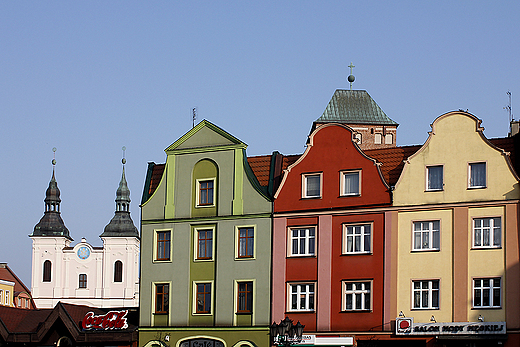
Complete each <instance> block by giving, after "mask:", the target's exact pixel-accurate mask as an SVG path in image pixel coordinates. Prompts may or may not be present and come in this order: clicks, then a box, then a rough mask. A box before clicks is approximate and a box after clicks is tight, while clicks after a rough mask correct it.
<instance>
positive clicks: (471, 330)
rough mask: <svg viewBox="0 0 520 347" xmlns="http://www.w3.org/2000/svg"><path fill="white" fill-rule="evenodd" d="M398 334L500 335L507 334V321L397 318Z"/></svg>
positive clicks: (396, 329)
mask: <svg viewBox="0 0 520 347" xmlns="http://www.w3.org/2000/svg"><path fill="white" fill-rule="evenodd" d="M395 333H396V335H498V334H506V322H447V323H436V322H432V323H414V322H413V317H398V318H396V319H395Z"/></svg>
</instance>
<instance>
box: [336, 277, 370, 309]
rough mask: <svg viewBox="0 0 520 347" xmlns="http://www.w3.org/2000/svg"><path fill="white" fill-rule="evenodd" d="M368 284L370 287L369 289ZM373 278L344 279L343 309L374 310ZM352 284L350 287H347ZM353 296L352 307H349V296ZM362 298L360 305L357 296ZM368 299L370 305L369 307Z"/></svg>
mask: <svg viewBox="0 0 520 347" xmlns="http://www.w3.org/2000/svg"><path fill="white" fill-rule="evenodd" d="M367 284H368V287H369V288H368V289H367ZM372 284H373V283H372V280H356V281H342V282H341V286H342V292H343V300H342V308H341V309H342V311H346V312H353V311H371V310H372V288H373V286H372ZM348 285H351V288H350V289H347V287H348ZM348 297H350V298H351V300H352V301H351V303H352V308H347V298H348ZM358 297H359V298H360V303H359V307H358V305H357V304H356V298H358ZM367 300H368V307H367Z"/></svg>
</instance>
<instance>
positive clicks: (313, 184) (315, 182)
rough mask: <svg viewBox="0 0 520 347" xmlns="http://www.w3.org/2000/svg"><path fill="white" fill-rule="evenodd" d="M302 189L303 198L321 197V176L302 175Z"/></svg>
mask: <svg viewBox="0 0 520 347" xmlns="http://www.w3.org/2000/svg"><path fill="white" fill-rule="evenodd" d="M302 188H303V189H302V191H303V197H304V198H319V197H321V174H320V173H318V174H308V175H303V187H302Z"/></svg>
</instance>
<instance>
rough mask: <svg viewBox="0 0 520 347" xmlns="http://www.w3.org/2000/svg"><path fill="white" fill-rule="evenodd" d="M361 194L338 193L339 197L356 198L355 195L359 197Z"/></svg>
mask: <svg viewBox="0 0 520 347" xmlns="http://www.w3.org/2000/svg"><path fill="white" fill-rule="evenodd" d="M360 196H361V194H359V193H358V194H344V195H340V196H339V198H356V197H358V198H359V197H360Z"/></svg>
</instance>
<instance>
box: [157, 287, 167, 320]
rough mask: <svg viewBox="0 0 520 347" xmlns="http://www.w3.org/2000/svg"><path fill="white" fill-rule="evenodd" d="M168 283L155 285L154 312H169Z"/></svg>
mask: <svg viewBox="0 0 520 347" xmlns="http://www.w3.org/2000/svg"><path fill="white" fill-rule="evenodd" d="M169 299H170V285H169V284H156V285H155V313H157V314H166V313H168V312H169V305H170V304H169Z"/></svg>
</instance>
